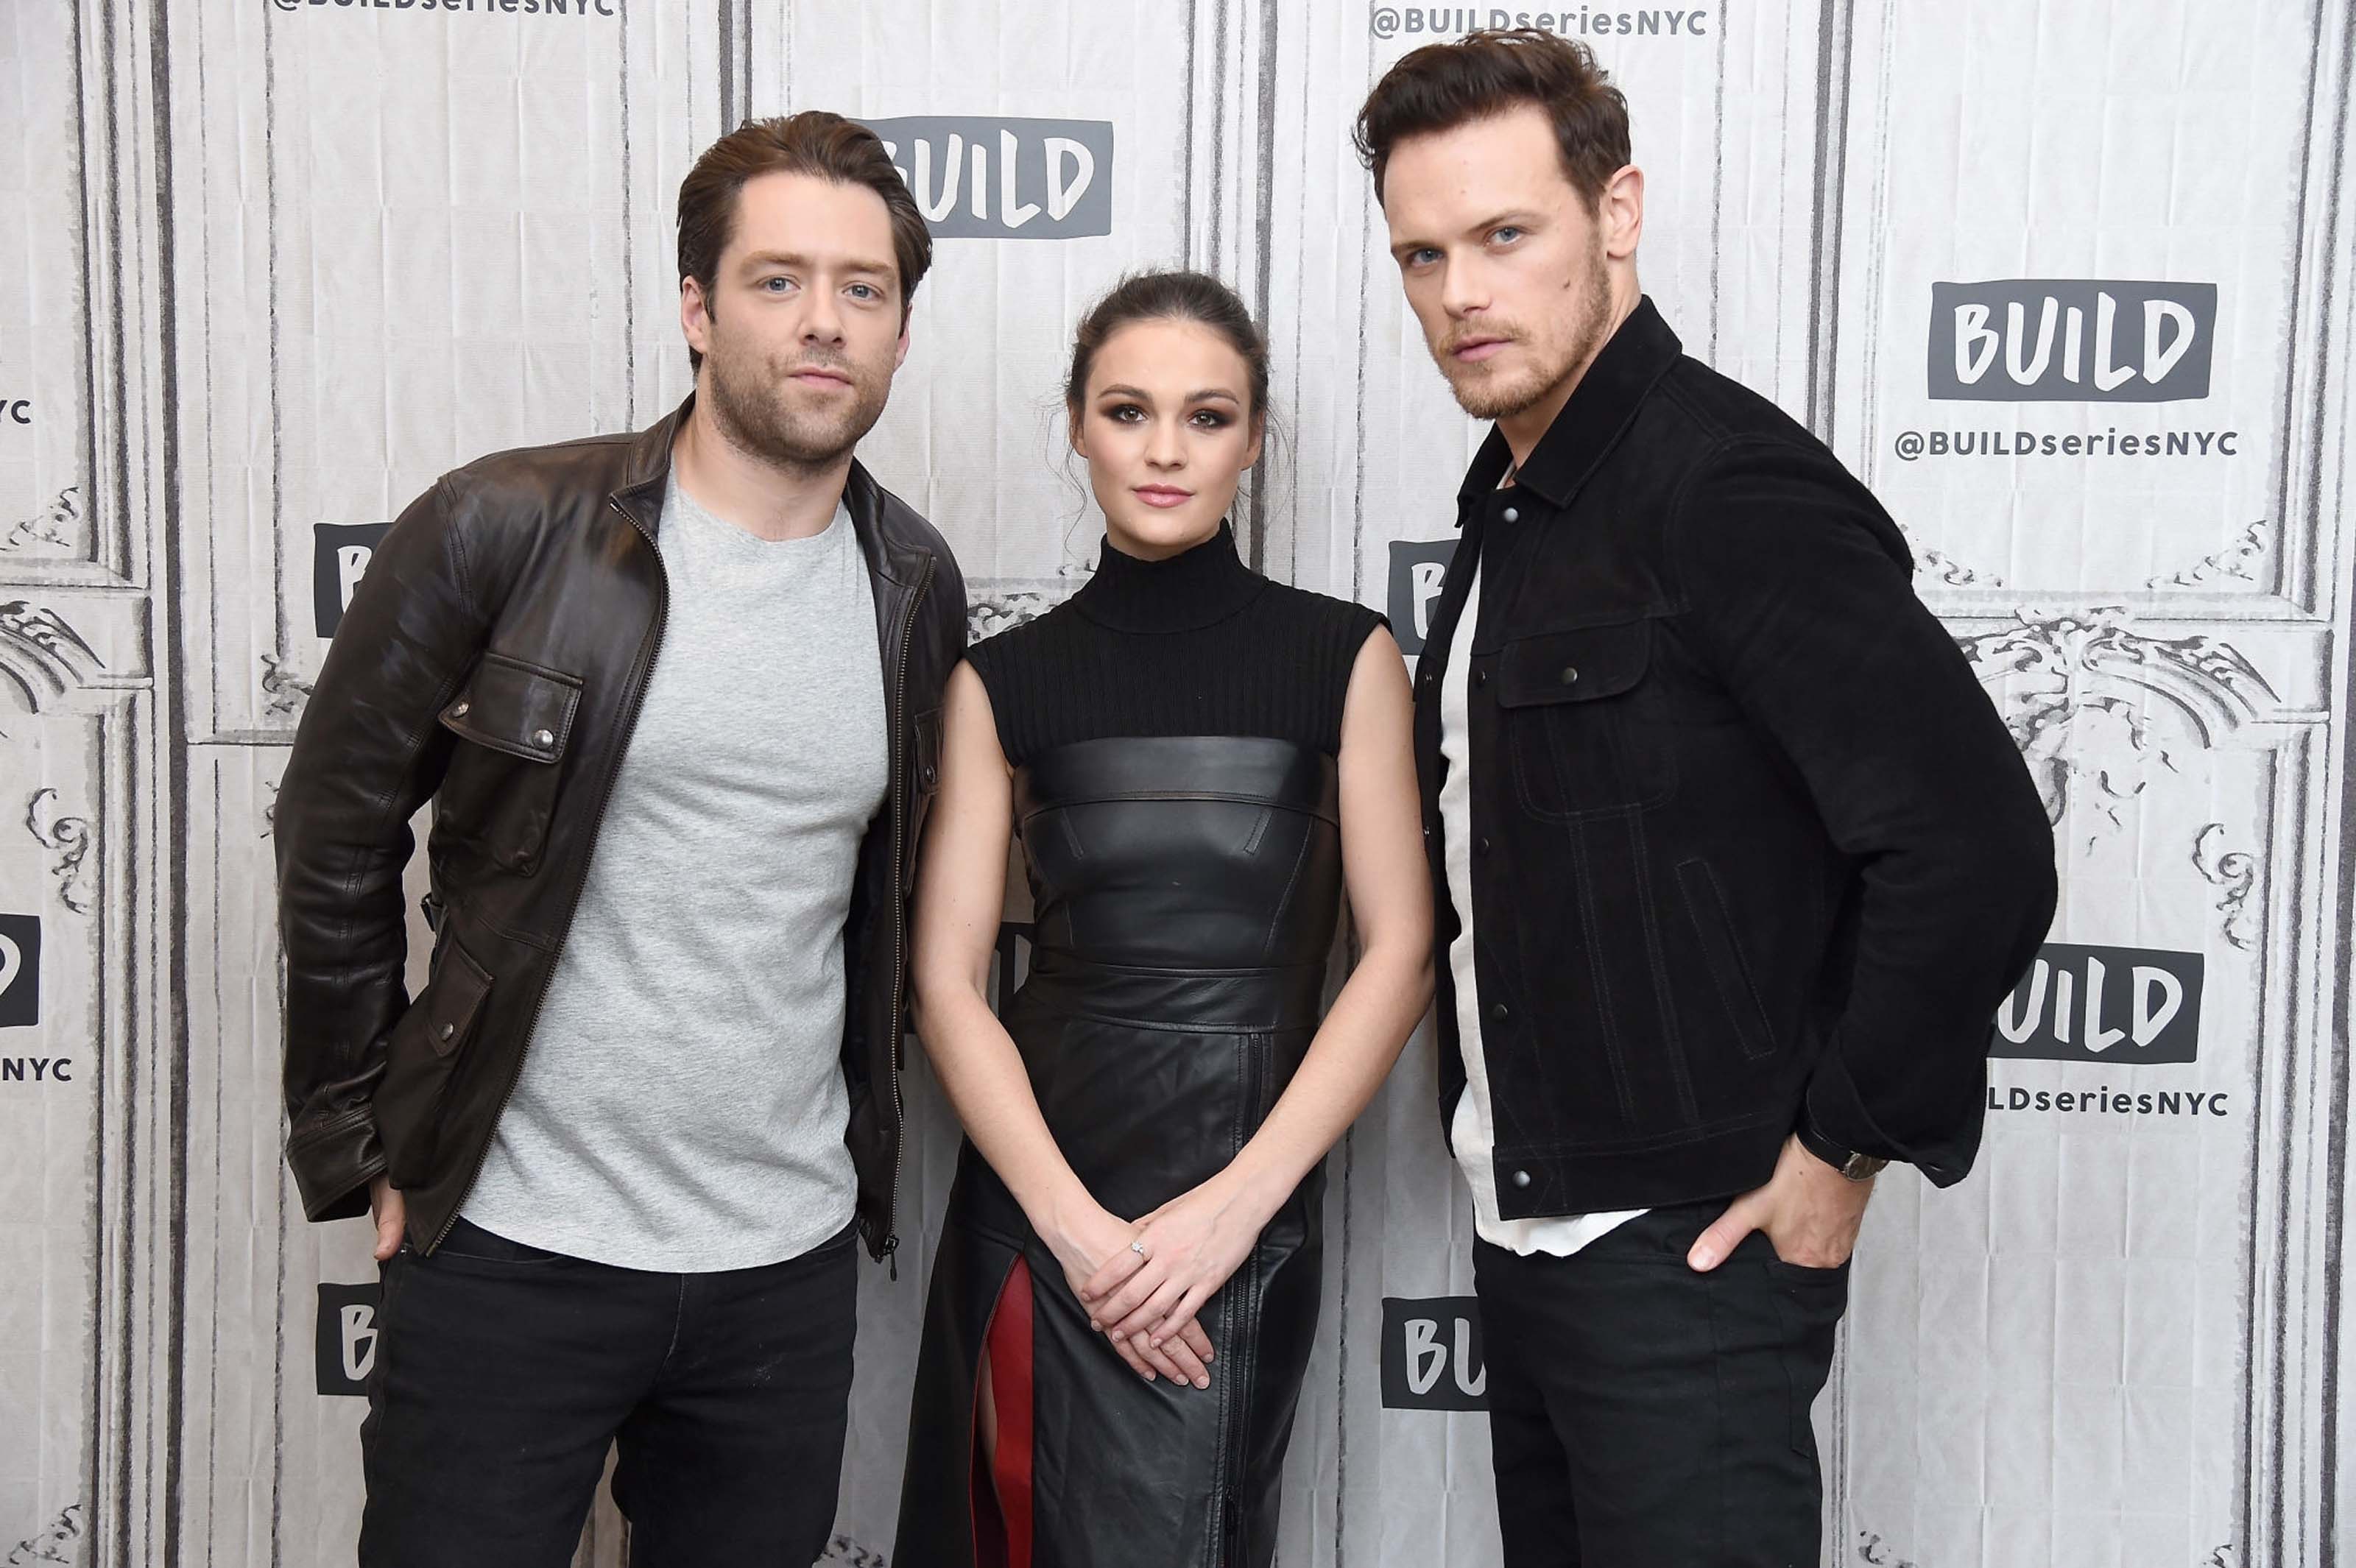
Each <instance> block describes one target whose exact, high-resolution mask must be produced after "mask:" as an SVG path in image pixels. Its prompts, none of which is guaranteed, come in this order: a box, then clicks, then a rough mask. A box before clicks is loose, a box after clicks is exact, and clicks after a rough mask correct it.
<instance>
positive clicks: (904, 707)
mask: <svg viewBox="0 0 2356 1568" xmlns="http://www.w3.org/2000/svg"><path fill="white" fill-rule="evenodd" d="M936 564H937V563H936V561H935V560H934V558H933V557H932V556H931V555H929V554H928V555H926V557H925V570H924V571H923V572H922V573H921V574H919V575H918V577H917V578H916V592H914V593H911V594H910V595H909V596H908V613H907V618H906V619H905V620H904V621H903V622H901V623H900V657H899V661H898V662H897V664H895V665H894V667H893V671H892V711H893V712H894V714H897V715H900V716H902V718H903V719H905V717H906V715H907V711H908V648H909V645H910V644H912V643H914V642H915V641H916V611H917V609H918V607H919V606H921V605H922V604H923V603H924V602H925V590H926V588H927V587H929V586H931V584H932V581H933V568H934V566H935V565H936ZM915 733H916V725H915V722H914V720H908V721H906V722H900V723H894V725H893V727H892V749H893V752H894V753H895V755H896V757H897V760H898V766H896V767H895V768H894V770H893V772H894V774H895V776H894V779H893V781H892V783H893V788H892V1019H891V1022H890V1024H889V1025H888V1026H887V1027H889V1029H891V1031H892V1034H891V1050H890V1052H889V1055H890V1058H891V1069H890V1071H891V1078H892V1084H891V1088H892V1184H891V1185H890V1186H889V1187H887V1188H885V1189H884V1191H883V1256H884V1257H885V1259H886V1260H888V1266H889V1267H890V1269H891V1271H892V1280H893V1283H894V1284H895V1285H896V1284H897V1283H899V1279H900V1258H899V1252H900V1238H899V1235H898V1233H897V1232H894V1230H893V1228H892V1221H893V1218H894V1211H896V1210H897V1209H898V1208H899V1204H900V1161H901V1159H902V1157H904V1156H905V1152H906V1149H907V1143H908V1120H907V1115H906V1112H905V1108H904V1107H903V1106H902V1105H901V1104H900V1040H901V1032H902V1031H901V1029H900V1018H901V1008H903V1007H905V1005H906V1002H907V996H906V992H907V987H908V899H907V895H906V893H905V891H903V887H904V885H905V881H906V875H905V869H904V862H905V859H906V858H907V855H908V841H907V824H906V820H905V818H906V814H907V802H908V790H907V768H908V741H909V740H910V738H911V737H913V736H914V735H915Z"/></svg>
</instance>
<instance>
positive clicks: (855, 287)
mask: <svg viewBox="0 0 2356 1568" xmlns="http://www.w3.org/2000/svg"><path fill="white" fill-rule="evenodd" d="M851 289H852V291H853V292H854V293H857V294H858V295H859V297H860V298H861V299H866V300H879V299H882V298H883V295H882V294H880V293H877V292H876V290H875V285H874V284H873V283H853V284H851Z"/></svg>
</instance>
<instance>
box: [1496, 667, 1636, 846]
mask: <svg viewBox="0 0 2356 1568" xmlns="http://www.w3.org/2000/svg"><path fill="white" fill-rule="evenodd" d="M1652 657H1653V623H1652V622H1651V621H1649V620H1644V621H1629V622H1623V623H1622V624H1618V625H1612V626H1582V627H1580V628H1579V629H1577V630H1576V631H1569V632H1547V633H1543V634H1541V635H1537V636H1533V637H1522V638H1518V639H1516V640H1515V641H1513V642H1510V643H1507V644H1506V645H1505V647H1504V648H1503V650H1501V652H1500V653H1499V656H1498V660H1497V708H1498V716H1497V722H1498V731H1499V735H1498V739H1499V743H1500V745H1501V747H1502V749H1503V751H1504V752H1505V761H1506V765H1507V766H1508V767H1509V768H1511V770H1512V771H1513V774H1514V788H1515V793H1516V794H1517V795H1519V796H1520V798H1521V803H1522V805H1523V806H1524V808H1525V809H1526V810H1528V811H1529V812H1530V813H1531V814H1532V815H1534V816H1542V817H1549V818H1556V819H1560V818H1566V817H1576V816H1589V815H1590V814H1593V813H1597V812H1610V811H1627V810H1632V809H1636V808H1640V807H1644V806H1648V805H1659V804H1660V803H1661V802H1662V801H1665V800H1666V799H1667V798H1668V797H1669V796H1670V795H1673V794H1675V793H1676V783H1677V780H1676V759H1675V755H1674V753H1673V752H1671V750H1670V748H1669V747H1668V746H1667V745H1665V743H1664V742H1663V738H1662V737H1660V736H1658V735H1656V734H1654V733H1653V732H1652V728H1651V727H1650V726H1648V725H1646V724H1644V723H1643V722H1642V721H1641V720H1640V717H1639V714H1638V709H1640V708H1642V707H1643V706H1644V705H1645V693H1644V689H1643V688H1644V677H1645V674H1646V672H1647V670H1648V669H1649V668H1650V667H1651V665H1652Z"/></svg>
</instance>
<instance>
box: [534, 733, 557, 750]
mask: <svg viewBox="0 0 2356 1568" xmlns="http://www.w3.org/2000/svg"><path fill="white" fill-rule="evenodd" d="M531 743H532V744H533V745H535V746H540V747H543V748H545V747H549V746H553V745H554V744H556V732H555V731H552V730H534V731H532V732H531Z"/></svg>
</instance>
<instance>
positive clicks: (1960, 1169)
mask: <svg viewBox="0 0 2356 1568" xmlns="http://www.w3.org/2000/svg"><path fill="white" fill-rule="evenodd" d="M1800 1115H1801V1116H1802V1117H1803V1118H1804V1119H1805V1121H1806V1122H1807V1125H1809V1126H1810V1127H1811V1128H1812V1129H1814V1130H1815V1132H1816V1133H1817V1134H1819V1135H1820V1136H1823V1137H1825V1138H1826V1139H1827V1140H1829V1141H1831V1142H1833V1143H1837V1144H1838V1145H1840V1146H1841V1147H1843V1148H1847V1149H1854V1150H1856V1151H1857V1152H1858V1153H1859V1154H1866V1155H1873V1156H1876V1157H1879V1158H1882V1159H1887V1160H1893V1161H1897V1162H1900V1163H1902V1164H1906V1165H1911V1166H1912V1167H1914V1168H1916V1169H1917V1170H1920V1171H1921V1172H1922V1174H1923V1176H1925V1177H1926V1178H1928V1179H1929V1180H1930V1182H1931V1185H1932V1186H1933V1187H1953V1186H1954V1184H1955V1183H1957V1182H1958V1181H1961V1180H1962V1179H1964V1178H1965V1176H1968V1175H1969V1174H1971V1168H1972V1161H1973V1160H1974V1159H1975V1158H1976V1157H1977V1156H1978V1154H1979V1146H1980V1125H1981V1108H1980V1107H1979V1106H1978V1105H1974V1106H1973V1107H1972V1109H1971V1111H1970V1112H1969V1114H1967V1115H1965V1117H1964V1119H1963V1124H1962V1125H1960V1126H1958V1127H1956V1128H1955V1129H1954V1130H1953V1131H1952V1132H1950V1133H1949V1134H1947V1135H1946V1136H1940V1137H1933V1138H1927V1139H1916V1140H1911V1141H1901V1140H1900V1139H1897V1138H1893V1137H1891V1136H1890V1135H1889V1134H1887V1133H1885V1132H1883V1131H1882V1130H1881V1126H1880V1124H1879V1123H1878V1122H1876V1121H1875V1120H1874V1118H1873V1113H1872V1112H1870V1111H1869V1110H1868V1109H1866V1105H1865V1101H1864V1099H1863V1098H1862V1097H1861V1096H1860V1095H1859V1094H1858V1092H1857V1083H1856V1080H1854V1079H1852V1078H1851V1077H1850V1076H1849V1073H1848V1066H1847V1063H1846V1062H1844V1061H1842V1060H1841V1054H1840V1048H1839V1043H1838V1040H1835V1042H1834V1044H1833V1045H1832V1046H1831V1047H1830V1048H1829V1049H1827V1050H1826V1051H1825V1053H1824V1056H1823V1057H1822V1058H1821V1059H1820V1060H1819V1061H1817V1063H1816V1071H1815V1075H1814V1076H1813V1077H1811V1078H1810V1079H1809V1080H1808V1087H1807V1092H1806V1093H1805V1094H1804V1096H1803V1097H1802V1099H1801V1103H1800Z"/></svg>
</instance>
